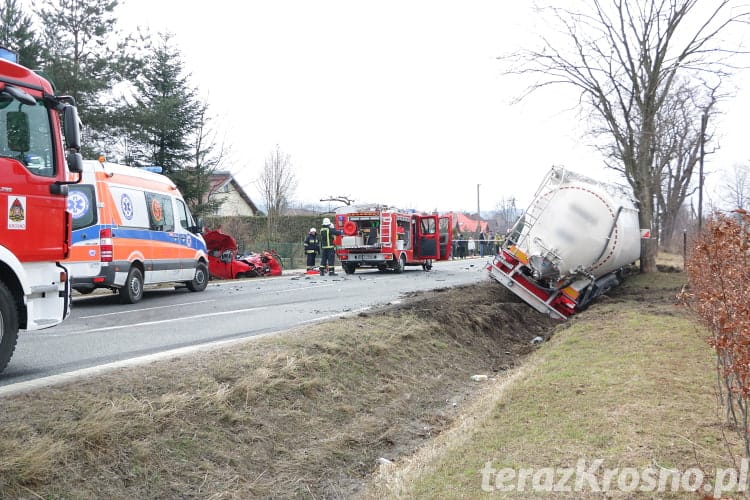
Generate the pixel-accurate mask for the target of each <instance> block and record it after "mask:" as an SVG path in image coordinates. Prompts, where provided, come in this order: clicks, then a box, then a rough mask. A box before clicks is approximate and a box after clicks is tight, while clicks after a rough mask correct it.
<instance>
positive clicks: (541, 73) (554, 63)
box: [501, 0, 748, 272]
mask: <svg viewBox="0 0 750 500" xmlns="http://www.w3.org/2000/svg"><path fill="white" fill-rule="evenodd" d="M730 2H731V0H707V1H705V2H701V0H635V1H634V0H590V1H588V2H583V3H582V4H581V5H582V7H581V10H580V11H575V10H570V9H568V8H559V7H548V8H546V9H541V12H547V13H550V14H551V18H550V19H551V20H552V22H553V24H554V26H556V27H557V28H558V34H559V35H560V36H559V37H554V35H552V34H551V33H550V32H548V34H544V35H541V44H542V47H541V48H540V49H534V48H524V49H520V50H519V51H518V52H515V53H514V54H511V55H510V56H507V57H503V58H501V59H502V60H504V61H506V62H508V63H509V64H510V65H511V67H510V68H509V69H508V70H507V73H508V74H516V75H524V76H528V75H532V76H535V77H536V78H537V80H536V81H535V82H534V83H532V84H531V86H529V88H528V91H527V93H526V94H524V96H522V98H523V97H525V96H526V95H528V94H530V93H532V92H534V91H535V90H538V89H540V88H543V87H547V86H550V85H557V84H564V85H572V86H573V87H574V88H576V89H577V90H579V91H580V98H579V99H580V103H581V104H583V105H584V106H585V107H586V109H588V110H589V111H590V112H591V116H592V118H593V121H592V122H590V127H591V132H592V133H594V134H596V133H597V132H601V131H604V132H605V133H606V140H607V143H608V148H609V153H610V154H609V158H610V160H611V161H610V162H608V163H607V165H608V166H609V167H611V168H614V169H616V170H618V171H620V172H622V173H623V175H624V176H625V178H626V179H627V181H628V183H629V184H630V185H631V186H632V188H633V192H634V194H635V196H636V198H637V199H638V202H639V205H640V212H639V214H640V215H639V219H640V224H641V227H649V228H650V227H652V226H653V225H654V222H655V220H654V219H655V215H656V210H655V208H656V207H655V200H656V199H657V196H656V194H657V193H658V192H659V191H660V190H661V185H662V184H661V181H662V173H661V171H660V165H659V163H658V162H657V154H656V153H657V149H658V146H659V141H658V133H659V128H660V127H659V118H660V111H661V110H662V109H663V107H664V106H665V103H666V102H667V101H668V99H669V97H670V96H671V95H672V93H673V91H674V88H675V83H676V80H677V78H678V77H679V76H681V75H682V77H683V78H684V79H685V80H687V81H690V80H693V79H695V78H697V77H699V76H700V77H702V78H703V79H705V80H711V81H713V82H716V81H721V80H722V78H723V77H726V76H728V75H729V73H730V71H731V69H732V67H731V66H730V62H729V58H728V56H729V55H730V52H729V51H728V50H726V49H724V48H722V46H721V42H722V40H720V38H719V37H720V34H721V33H723V32H724V31H726V29H727V28H728V26H730V24H733V23H736V22H742V21H746V20H747V18H748V12H747V11H742V12H739V13H737V12H736V11H731V10H730V6H729V4H730ZM699 3H700V4H701V5H702V6H704V8H706V9H708V10H707V11H705V14H702V13H701V12H699V11H698V9H697V8H696V6H697V5H698V4H699ZM714 85H716V84H715V83H714ZM657 249H658V247H657V243H656V241H655V240H643V242H642V246H641V271H642V272H652V271H655V270H656V253H657Z"/></svg>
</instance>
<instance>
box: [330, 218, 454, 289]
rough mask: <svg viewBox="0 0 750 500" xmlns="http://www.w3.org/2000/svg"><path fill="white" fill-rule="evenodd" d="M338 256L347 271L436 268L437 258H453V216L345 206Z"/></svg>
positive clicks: (337, 221) (339, 221) (340, 220)
mask: <svg viewBox="0 0 750 500" xmlns="http://www.w3.org/2000/svg"><path fill="white" fill-rule="evenodd" d="M335 225H336V228H337V229H339V230H341V231H343V232H344V235H343V236H339V237H337V241H336V255H337V256H338V258H339V260H340V261H341V266H342V267H343V268H344V271H345V272H346V274H352V273H354V272H355V270H356V269H357V268H358V267H375V268H377V269H379V270H380V271H385V270H386V269H391V270H393V271H395V272H397V273H401V272H403V271H404V268H405V267H406V266H422V269H424V270H425V271H429V270H430V269H432V262H433V261H434V260H447V259H449V258H450V252H451V246H452V239H453V234H452V224H451V217H450V215H444V216H441V215H437V214H423V213H416V212H413V211H406V210H397V209H393V208H388V207H382V206H364V207H362V206H360V207H351V206H347V207H341V208H339V209H338V210H337V213H336V217H335Z"/></svg>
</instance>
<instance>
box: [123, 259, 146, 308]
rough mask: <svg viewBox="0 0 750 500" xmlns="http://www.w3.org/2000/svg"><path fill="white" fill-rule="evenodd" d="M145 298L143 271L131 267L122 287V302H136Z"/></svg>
mask: <svg viewBox="0 0 750 500" xmlns="http://www.w3.org/2000/svg"><path fill="white" fill-rule="evenodd" d="M142 298H143V273H142V272H141V270H140V269H138V268H137V267H131V268H130V272H129V273H128V278H127V279H126V280H125V286H123V287H122V288H120V302H122V303H123V304H135V303H136V302H138V301H140V300H141V299H142Z"/></svg>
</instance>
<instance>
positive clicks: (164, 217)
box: [146, 193, 174, 231]
mask: <svg viewBox="0 0 750 500" xmlns="http://www.w3.org/2000/svg"><path fill="white" fill-rule="evenodd" d="M146 205H147V206H148V220H149V223H150V224H151V229H152V230H154V231H174V210H173V209H172V198H170V197H169V196H165V195H163V194H157V193H146Z"/></svg>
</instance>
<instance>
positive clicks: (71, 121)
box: [62, 105, 81, 151]
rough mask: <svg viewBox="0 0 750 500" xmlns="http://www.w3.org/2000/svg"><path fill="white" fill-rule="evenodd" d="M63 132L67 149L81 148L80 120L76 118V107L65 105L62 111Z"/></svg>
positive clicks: (76, 149) (77, 149) (78, 149)
mask: <svg viewBox="0 0 750 500" xmlns="http://www.w3.org/2000/svg"><path fill="white" fill-rule="evenodd" d="M62 118H63V133H64V134H65V144H66V145H67V146H68V149H73V150H75V151H80V150H81V120H80V119H79V118H78V108H76V107H75V106H70V105H68V106H65V107H64V108H63V113H62Z"/></svg>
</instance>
